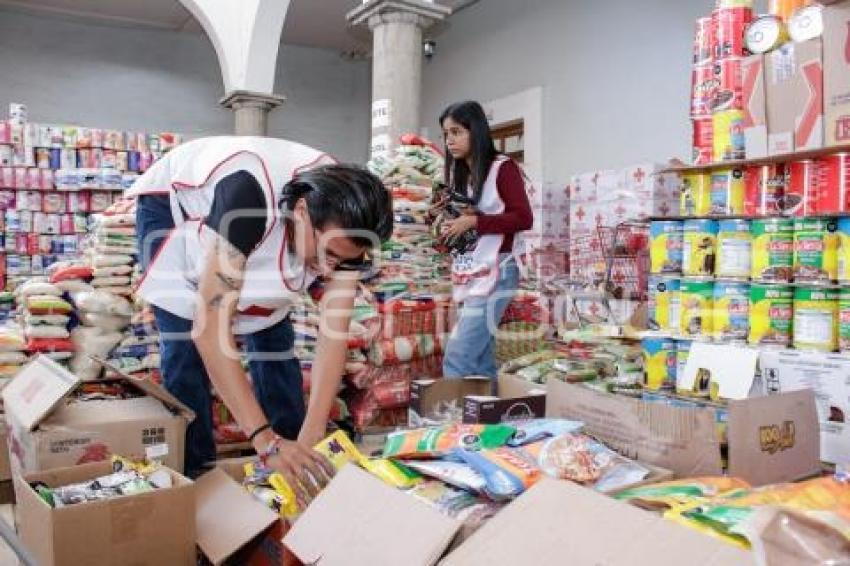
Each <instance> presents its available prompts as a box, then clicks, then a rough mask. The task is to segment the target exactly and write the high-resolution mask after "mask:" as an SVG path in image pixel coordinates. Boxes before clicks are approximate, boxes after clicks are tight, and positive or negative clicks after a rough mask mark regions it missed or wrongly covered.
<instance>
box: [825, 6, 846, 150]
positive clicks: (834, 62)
mask: <svg viewBox="0 0 850 566" xmlns="http://www.w3.org/2000/svg"><path fill="white" fill-rule="evenodd" d="M823 23H824V30H823V57H824V61H823V74H824V76H823V88H824V107H825V108H824V114H825V120H824V121H825V130H826V145H827V146H836V145H845V144H848V143H850V2H839V3H836V4H834V5H832V6H827V7H826V8H824V14H823Z"/></svg>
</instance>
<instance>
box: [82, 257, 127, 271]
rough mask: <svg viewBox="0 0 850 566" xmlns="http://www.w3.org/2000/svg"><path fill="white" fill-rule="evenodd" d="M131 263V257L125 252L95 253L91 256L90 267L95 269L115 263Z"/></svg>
mask: <svg viewBox="0 0 850 566" xmlns="http://www.w3.org/2000/svg"><path fill="white" fill-rule="evenodd" d="M131 263H133V258H132V257H131V256H129V255H126V254H96V255H95V256H94V257H93V258H92V267H93V268H95V269H99V268H101V267H112V266H115V265H130V264H131Z"/></svg>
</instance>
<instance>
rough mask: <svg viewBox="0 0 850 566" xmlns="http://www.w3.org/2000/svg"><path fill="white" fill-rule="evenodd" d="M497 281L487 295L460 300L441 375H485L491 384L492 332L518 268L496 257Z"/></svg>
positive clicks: (511, 291)
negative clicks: (491, 291) (497, 259)
mask: <svg viewBox="0 0 850 566" xmlns="http://www.w3.org/2000/svg"><path fill="white" fill-rule="evenodd" d="M499 262H500V265H501V267H500V269H499V281H498V283H496V288H495V290H494V291H493V293H492V294H490V295H489V296H487V297H471V298H469V299H467V300H466V301H464V303H463V305H462V306H461V307H460V312H459V313H458V320H457V324H456V325H455V328H454V330H452V334H451V337H450V339H449V343H448V344H447V345H446V351H445V352H444V354H443V375H444V376H445V377H447V378H461V377H466V376H470V375H481V376H487V377H489V378H490V379H492V380H493V382H494V384H495V379H496V375H497V374H498V371H499V368H498V367H497V366H496V356H495V352H494V348H495V342H496V340H495V332H496V330H497V329H498V327H499V321H500V320H501V319H502V315H503V314H505V309H507V308H508V305H509V304H510V302H511V299H512V298H513V295H514V292H515V291H516V289H517V287H518V286H519V268H518V267H517V264H516V262H515V261H514V260H513V259H508V260H506V256H505V255H502V256H500V258H499Z"/></svg>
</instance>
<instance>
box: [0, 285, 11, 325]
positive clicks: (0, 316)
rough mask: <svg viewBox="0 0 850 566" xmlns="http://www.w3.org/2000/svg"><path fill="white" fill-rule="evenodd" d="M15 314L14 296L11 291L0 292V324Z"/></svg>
mask: <svg viewBox="0 0 850 566" xmlns="http://www.w3.org/2000/svg"><path fill="white" fill-rule="evenodd" d="M14 314H15V294H14V293H12V292H11V291H0V322H4V321H6V320H9V319H10V318H12V317H13V316H14Z"/></svg>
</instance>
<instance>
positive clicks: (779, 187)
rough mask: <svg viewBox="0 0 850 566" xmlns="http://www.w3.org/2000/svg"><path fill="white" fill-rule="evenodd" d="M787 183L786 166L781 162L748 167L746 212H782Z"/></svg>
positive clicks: (746, 175)
mask: <svg viewBox="0 0 850 566" xmlns="http://www.w3.org/2000/svg"><path fill="white" fill-rule="evenodd" d="M787 184H788V177H787V175H786V171H785V166H783V165H781V164H777V165H757V166H753V167H747V168H746V169H745V170H744V185H745V189H744V214H746V215H747V216H771V215H774V214H780V213H781V212H782V208H781V207H782V204H783V202H784V200H783V199H784V197H785V193H786V188H787Z"/></svg>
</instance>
